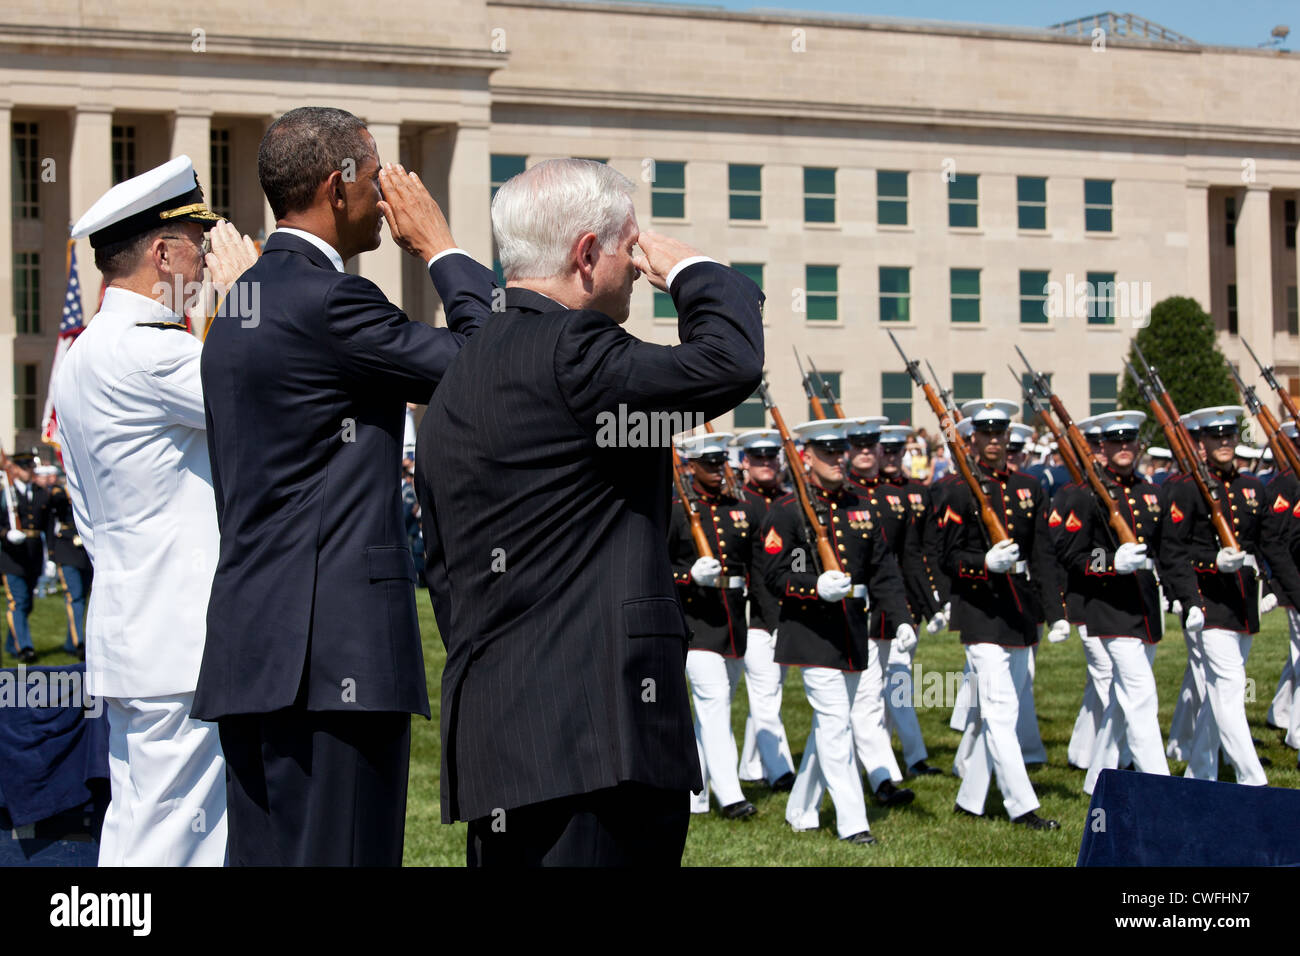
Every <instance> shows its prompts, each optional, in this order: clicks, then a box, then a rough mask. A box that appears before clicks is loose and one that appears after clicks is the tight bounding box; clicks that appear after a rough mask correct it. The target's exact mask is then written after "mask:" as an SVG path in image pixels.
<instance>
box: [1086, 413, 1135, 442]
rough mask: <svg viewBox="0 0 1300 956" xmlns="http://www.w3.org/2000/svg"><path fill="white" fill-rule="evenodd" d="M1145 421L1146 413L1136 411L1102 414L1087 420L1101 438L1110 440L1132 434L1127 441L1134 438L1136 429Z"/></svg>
mask: <svg viewBox="0 0 1300 956" xmlns="http://www.w3.org/2000/svg"><path fill="white" fill-rule="evenodd" d="M1146 420H1147V416H1146V413H1145V412H1138V411H1122V412H1103V413H1102V414H1100V415H1093V416H1092V418H1090V419H1089V421H1091V422H1092V423H1093V425H1094V426H1095V427H1096V428H1097V429H1098V430H1099V431H1100V432H1101V436H1102V437H1103V438H1107V439H1112V440H1114V439H1118V438H1119V436H1121V435H1125V434H1127V433H1133V434H1132V435H1131V436H1130V438H1129V439H1128V440H1131V439H1132V438H1136V437H1137V434H1136V433H1137V431H1138V429H1139V428H1141V427H1142V425H1143V423H1144V422H1145V421H1146ZM1120 440H1124V439H1120Z"/></svg>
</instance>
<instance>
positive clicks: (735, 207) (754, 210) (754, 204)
mask: <svg viewBox="0 0 1300 956" xmlns="http://www.w3.org/2000/svg"><path fill="white" fill-rule="evenodd" d="M730 216H731V218H732V219H762V218H763V197H762V196H749V195H736V194H735V193H732V195H731V203H730Z"/></svg>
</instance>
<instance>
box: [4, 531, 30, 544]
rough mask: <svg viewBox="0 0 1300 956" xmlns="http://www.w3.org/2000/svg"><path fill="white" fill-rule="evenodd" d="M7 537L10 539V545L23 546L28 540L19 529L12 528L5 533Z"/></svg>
mask: <svg viewBox="0 0 1300 956" xmlns="http://www.w3.org/2000/svg"><path fill="white" fill-rule="evenodd" d="M5 537H6V538H8V539H9V543H10V544H22V543H23V542H24V541H26V540H27V535H25V534H23V533H22V532H21V531H19V530H18V529H17V528H10V529H9V530H8V531H7V532H5Z"/></svg>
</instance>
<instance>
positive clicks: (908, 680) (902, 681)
mask: <svg viewBox="0 0 1300 956" xmlns="http://www.w3.org/2000/svg"><path fill="white" fill-rule="evenodd" d="M889 645H890V646H889V659H888V660H887V661H885V726H886V727H887V728H888V729H890V730H893V731H896V732H897V733H898V742H899V744H901V745H902V748H903V763H904V764H906V765H907V766H909V767H911V766H913V765H915V764H916V763H917V762H919V761H921V760H925V759H926V758H927V757H929V756H930V752H929V751H928V750H926V749H925V738H924V737H923V736H922V735H921V722H920V721H919V720H917V719H916V709H915V707H914V706H913V703H912V689H913V688H912V683H913V681H912V661H913V660H914V659H915V657H916V647H913V648H912V649H911V650H910V651H905V650H903V649H902V648H901V647H900V646H899V643H898V641H890V642H889Z"/></svg>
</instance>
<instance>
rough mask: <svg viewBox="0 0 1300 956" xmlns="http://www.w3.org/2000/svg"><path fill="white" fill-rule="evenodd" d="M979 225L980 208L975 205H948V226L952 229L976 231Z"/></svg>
mask: <svg viewBox="0 0 1300 956" xmlns="http://www.w3.org/2000/svg"><path fill="white" fill-rule="evenodd" d="M979 224H980V217H979V206H977V205H975V204H974V203H949V204H948V225H949V226H950V227H951V228H953V229H974V228H976V227H977V226H978V225H979Z"/></svg>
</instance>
